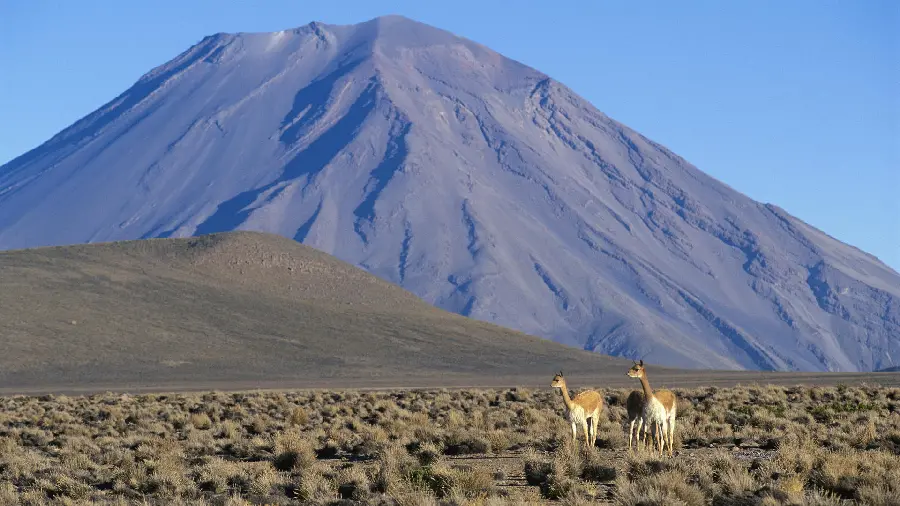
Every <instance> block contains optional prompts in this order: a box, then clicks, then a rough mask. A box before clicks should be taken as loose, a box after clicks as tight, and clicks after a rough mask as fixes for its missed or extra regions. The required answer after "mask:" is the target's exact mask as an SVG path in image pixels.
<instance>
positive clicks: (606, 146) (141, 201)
mask: <svg viewBox="0 0 900 506" xmlns="http://www.w3.org/2000/svg"><path fill="white" fill-rule="evenodd" d="M53 139H57V141H56V142H55V143H54V142H53ZM53 139H51V140H50V141H48V143H45V145H42V146H41V147H40V148H37V149H35V150H32V151H31V152H29V153H27V154H25V155H23V157H20V158H17V159H16V160H14V161H12V162H10V163H8V164H6V165H4V166H2V167H0V248H9V247H16V246H35V245H40V244H41V243H78V242H90V241H96V240H110V239H126V238H132V239H136V238H150V237H184V236H190V235H203V234H208V233H213V232H221V231H227V230H244V229H247V230H260V231H266V232H272V233H276V234H279V235H282V236H285V237H291V238H294V239H295V240H297V241H298V242H303V243H304V244H309V245H311V246H313V247H316V248H318V249H321V250H322V251H325V252H327V253H331V254H334V255H336V256H337V257H338V258H341V259H342V260H345V261H348V262H350V263H351V264H354V265H358V266H361V267H363V268H364V269H366V270H368V271H369V272H372V273H373V274H375V275H377V276H379V277H382V278H384V279H386V280H389V281H392V282H396V283H397V284H399V285H401V286H403V287H405V288H408V289H409V290H411V291H412V292H414V293H416V294H417V295H418V296H419V297H422V298H423V299H424V300H426V301H428V302H429V303H432V304H435V305H436V306H438V307H442V308H445V309H448V310H451V311H454V312H458V313H460V314H463V315H465V316H470V317H472V318H476V319H482V320H487V321H493V322H495V323H498V324H500V325H504V326H507V327H511V328H516V329H520V330H524V331H525V332H527V333H530V334H535V335H539V336H542V337H547V338H551V339H553V340H557V341H559V342H562V343H565V344H569V345H573V346H578V347H581V348H585V349H589V350H595V351H600V352H603V353H610V354H614V355H622V356H628V357H632V358H636V357H644V358H650V359H651V360H653V361H656V362H659V363H664V364H667V365H673V366H681V367H719V368H733V369H741V368H754V369H770V370H780V369H788V370H790V369H799V370H849V371H852V370H861V369H862V370H871V369H874V368H881V367H888V366H890V365H893V363H894V362H893V358H892V357H893V356H895V355H896V354H897V353H900V349H898V348H900V330H898V329H900V320H898V318H897V317H896V316H895V315H897V314H900V302H898V297H900V289H898V287H900V275H898V274H897V273H896V272H894V271H893V270H891V269H890V268H889V267H887V266H886V265H884V264H883V262H880V261H879V260H877V259H876V258H875V257H873V256H871V255H869V254H867V253H864V252H861V251H860V250H858V249H857V248H853V247H851V246H848V245H846V244H844V243H841V242H840V241H837V240H836V239H834V238H831V237H830V236H828V235H827V234H825V233H824V232H822V231H819V230H818V229H816V228H814V227H812V226H810V225H808V224H805V223H803V222H802V221H801V220H798V219H797V218H795V217H793V216H791V215H789V214H788V213H786V212H784V211H783V210H781V209H780V208H778V207H777V206H774V205H770V204H762V203H759V202H756V201H754V200H752V199H750V198H749V197H747V196H745V195H743V194H741V193H740V192H739V191H738V190H736V189H734V188H731V187H730V186H728V185H726V184H724V183H722V182H720V181H718V180H716V179H714V178H712V177H711V176H709V175H707V174H705V173H703V172H702V171H700V170H699V169H697V168H696V167H694V166H693V165H691V164H690V163H689V162H687V161H686V160H684V159H683V158H682V157H680V156H678V155H677V154H675V153H674V152H672V151H671V150H669V149H667V148H665V147H663V146H662V145H660V144H658V143H655V142H653V141H651V140H649V139H647V138H646V137H644V136H643V135H641V134H639V133H637V132H635V131H634V130H632V129H630V128H628V127H627V126H625V125H622V124H620V123H618V122H616V121H614V120H612V119H611V118H609V117H608V116H607V115H605V114H603V113H602V112H600V111H599V110H597V109H596V108H595V107H594V106H593V105H591V104H590V103H588V102H586V101H585V100H583V99H582V98H580V97H578V96H577V95H576V94H575V93H574V92H572V91H571V90H570V89H569V88H567V87H566V86H565V85H564V84H562V83H559V82H558V81H555V80H554V79H552V78H550V77H549V76H546V75H545V74H543V73H541V72H539V71H537V70H535V69H531V68H530V67H527V66H525V65H524V64H521V63H519V62H516V61H513V60H510V59H508V58H505V57H503V56H502V55H499V54H498V53H496V52H493V51H492V50H490V49H489V48H486V47H484V46H481V45H479V44H477V43H475V42H472V41H469V40H468V39H463V38H460V37H457V36H455V35H453V34H451V33H449V32H446V31H443V30H439V29H435V28H433V27H430V26H427V25H423V24H421V23H417V22H415V21H411V20H409V19H407V18H402V17H389V18H386V19H380V18H376V19H375V20H372V21H369V22H365V23H360V24H357V25H326V24H322V23H315V22H314V23H310V24H309V25H305V26H304V27H300V28H298V29H295V30H292V31H281V32H271V33H255V34H243V35H242V34H237V35H234V34H225V35H221V34H217V35H214V36H208V37H206V38H204V39H203V40H201V42H199V43H197V44H195V45H194V46H192V47H191V48H189V49H188V50H186V51H185V52H183V53H181V54H180V55H179V56H177V57H176V58H174V59H173V60H171V61H170V62H167V63H166V64H163V65H160V66H158V67H156V68H155V69H153V70H151V71H150V72H148V73H147V74H146V75H145V76H143V77H142V78H141V79H140V80H139V81H138V83H136V84H135V86H133V87H132V88H130V89H129V90H127V91H126V92H124V93H123V94H122V95H120V96H119V97H117V98H116V99H114V100H113V101H111V102H110V103H109V104H107V105H105V106H104V107H102V108H100V109H99V110H98V111H97V112H95V113H94V114H92V115H89V116H88V117H86V118H84V119H83V120H81V121H80V122H76V123H75V124H74V125H73V126H72V127H70V128H69V129H66V130H64V131H63V132H61V133H60V134H58V135H57V136H55V137H54V138H53ZM107 167H119V168H120V169H121V170H119V171H114V172H113V171H110V170H109V169H107ZM54 173H57V174H54ZM92 195H93V196H96V195H104V198H103V199H97V198H96V197H91V196H92ZM23 209H28V211H27V212H25V211H23ZM74 209H78V210H79V211H80V212H79V213H77V214H75V215H73V213H72V211H71V210H74ZM60 213H65V214H66V215H67V217H68V220H69V221H67V222H66V223H65V224H62V223H55V222H53V219H52V217H54V216H56V215H58V214H60ZM4 216H5V218H4ZM872 322H875V323H872Z"/></svg>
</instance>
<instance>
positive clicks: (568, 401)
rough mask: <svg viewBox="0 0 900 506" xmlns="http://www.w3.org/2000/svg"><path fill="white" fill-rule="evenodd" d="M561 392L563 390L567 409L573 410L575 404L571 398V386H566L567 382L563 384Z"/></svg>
mask: <svg viewBox="0 0 900 506" xmlns="http://www.w3.org/2000/svg"><path fill="white" fill-rule="evenodd" d="M560 390H562V396H563V402H565V403H566V408H568V409H569V410H571V409H572V404H573V403H572V398H571V397H569V385H566V383H565V382H562V388H560Z"/></svg>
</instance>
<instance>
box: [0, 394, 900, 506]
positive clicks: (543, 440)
mask: <svg viewBox="0 0 900 506" xmlns="http://www.w3.org/2000/svg"><path fill="white" fill-rule="evenodd" d="M600 391H601V392H603V394H604V396H605V397H606V404H607V405H606V408H605V409H604V412H603V415H602V416H601V419H600V421H599V425H598V430H597V434H598V436H597V440H596V442H595V446H594V447H587V448H586V447H584V445H583V444H582V442H581V440H579V442H578V443H577V444H573V443H572V441H571V431H570V428H569V426H568V424H567V423H566V421H565V420H564V419H563V416H562V415H563V409H562V403H561V402H560V399H559V396H558V394H557V393H555V392H553V391H551V390H550V389H547V390H533V391H532V390H524V389H508V390H479V391H476V390H465V391H452V392H451V391H443V390H434V391H427V390H426V391H421V390H419V391H395V392H379V393H375V392H367V393H359V392H354V391H342V392H312V393H309V392H286V393H281V392H279V393H265V392H257V393H222V392H210V393H202V394H165V395H156V394H147V395H138V396H121V395H112V394H107V395H94V396H86V397H62V396H60V397H54V396H42V397H26V396H16V397H6V398H0V504H22V505H25V504H133V503H141V502H142V501H144V502H145V503H147V504H157V503H165V504H260V503H274V504H289V503H295V502H297V501H301V502H304V503H308V504H400V505H402V504H435V505H439V504H440V505H445V504H446V505H449V504H460V505H462V504H466V505H468V504H478V505H501V504H538V503H541V502H544V503H546V502H560V503H561V504H572V505H578V504H596V503H612V504H621V505H638V504H642V505H647V504H685V505H693V504H715V505H723V506H728V505H751V504H752V505H773V506H774V505H785V504H792V505H793V504H797V505H804V504H810V505H811V504H822V505H825V504H828V505H831V504H834V505H837V504H874V505H889V504H896V498H897V497H900V390H898V389H891V388H880V387H869V386H862V387H852V388H851V387H840V388H825V387H815V388H805V387H773V386H756V385H751V386H746V387H738V388H730V389H720V388H697V389H692V390H678V389H676V390H675V392H676V394H677V395H678V398H679V417H678V424H677V430H676V441H675V449H676V452H675V455H674V457H661V456H659V455H658V454H656V453H654V452H652V451H651V450H648V449H646V448H643V449H639V450H637V451H629V450H628V449H627V444H628V443H627V432H626V430H627V428H626V421H625V411H624V399H625V398H626V396H627V393H628V391H627V390H616V389H607V390H602V389H600Z"/></svg>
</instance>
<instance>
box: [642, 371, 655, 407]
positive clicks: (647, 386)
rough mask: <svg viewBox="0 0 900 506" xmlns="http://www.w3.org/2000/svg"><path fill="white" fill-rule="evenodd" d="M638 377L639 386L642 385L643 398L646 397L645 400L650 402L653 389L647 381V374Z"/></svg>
mask: <svg viewBox="0 0 900 506" xmlns="http://www.w3.org/2000/svg"><path fill="white" fill-rule="evenodd" d="M640 379H641V386H642V387H644V398H645V399H647V402H650V399H652V398H653V389H652V388H650V382H649V381H647V375H646V374H644V375H642V376H641V378H640Z"/></svg>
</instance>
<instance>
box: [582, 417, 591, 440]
mask: <svg viewBox="0 0 900 506" xmlns="http://www.w3.org/2000/svg"><path fill="white" fill-rule="evenodd" d="M581 428H582V430H584V444H586V445H587V446H588V447H590V446H591V441H590V440H591V431H590V429H588V421H587V418H585V419H584V421H582V422H581Z"/></svg>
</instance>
